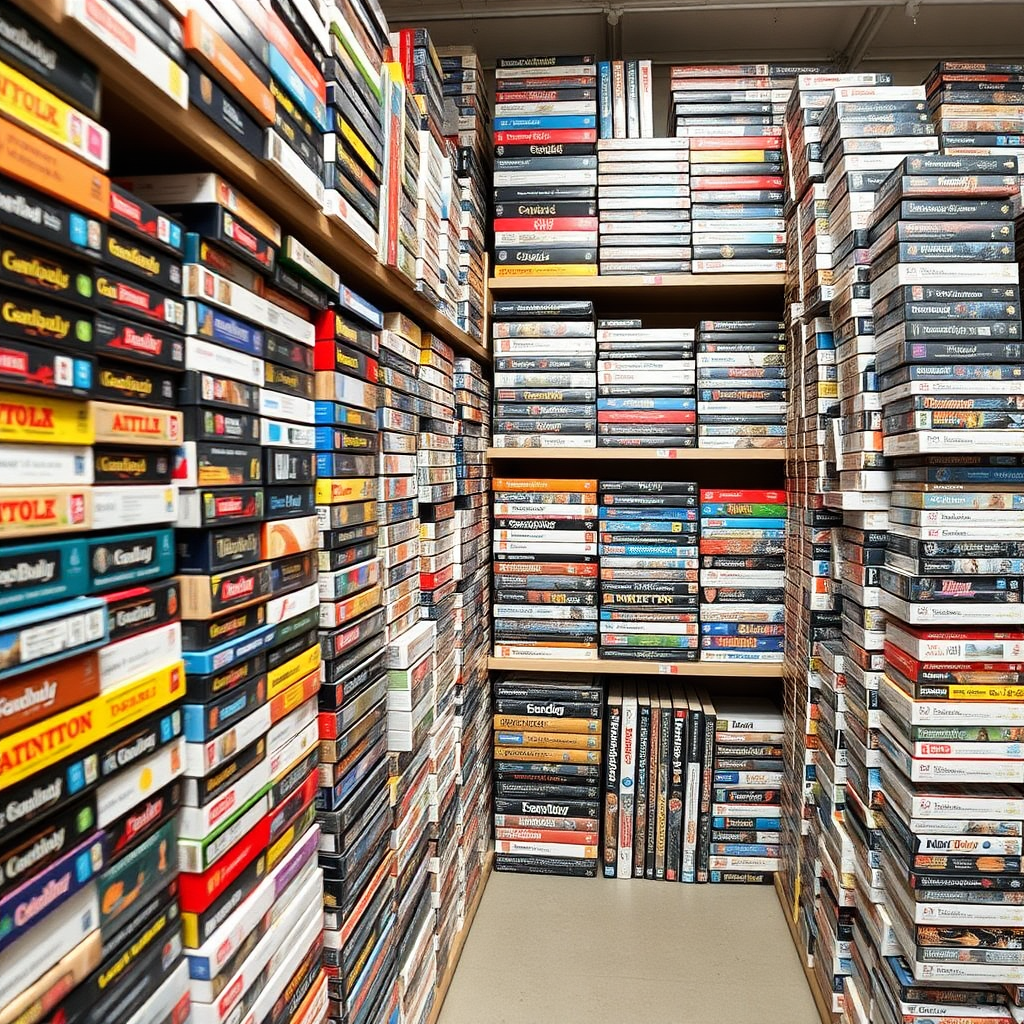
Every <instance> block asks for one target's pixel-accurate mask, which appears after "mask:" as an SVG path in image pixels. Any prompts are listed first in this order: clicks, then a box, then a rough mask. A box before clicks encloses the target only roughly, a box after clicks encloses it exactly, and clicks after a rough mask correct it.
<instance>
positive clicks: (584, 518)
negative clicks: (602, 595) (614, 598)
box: [492, 477, 599, 658]
mask: <svg viewBox="0 0 1024 1024" xmlns="http://www.w3.org/2000/svg"><path fill="white" fill-rule="evenodd" d="M493 491H494V516H495V519H494V530H493V541H492V545H493V547H492V552H493V559H494V575H495V578H496V580H497V581H498V582H497V585H496V590H497V591H498V592H499V593H500V594H501V597H500V598H496V599H495V603H494V646H495V655H496V656H498V657H527V658H544V657H557V658H593V657H596V656H597V649H598V633H599V630H598V618H597V608H596V606H595V605H594V603H593V601H591V600H584V599H583V598H584V595H587V594H589V593H590V592H592V589H593V588H592V587H591V586H588V585H581V586H579V588H578V590H577V579H578V578H582V580H588V581H589V580H594V581H595V582H596V579H597V562H598V519H597V512H598V507H597V481H596V480H557V479H539V480H529V479H526V480H524V479H507V478H504V477H496V478H495V480H494V482H493ZM506 509H507V510H508V512H507V514H503V513H505V510H506ZM569 586H571V587H572V590H571V591H568V592H567V587H569ZM577 595H579V596H577Z"/></svg>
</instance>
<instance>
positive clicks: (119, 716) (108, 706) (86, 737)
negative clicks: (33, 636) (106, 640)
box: [0, 649, 319, 790]
mask: <svg viewBox="0 0 1024 1024" xmlns="http://www.w3.org/2000/svg"><path fill="white" fill-rule="evenodd" d="M318 650H319V649H318ZM184 694H185V665H184V663H183V662H181V661H176V662H175V663H174V664H173V665H168V666H166V667H165V668H162V669H158V670H157V671H156V672H152V673H150V674H149V675H148V676H144V677H143V678H141V679H136V680H135V681H134V682H131V683H126V684H125V685H124V686H119V687H117V689H114V690H111V691H110V692H109V693H102V694H100V696H99V697H95V698H93V699H92V700H88V701H85V702H84V703H83V704H78V705H76V706H75V707H73V708H68V709H67V711H62V712H60V713H59V714H56V715H52V716H51V717H50V718H47V719H45V720H44V721H42V722H37V723H36V724H35V725H30V726H28V727H27V728H25V729H21V730H20V731H19V732H15V733H11V734H10V735H9V736H3V737H0V790H4V789H7V788H8V787H10V786H14V785H16V784H17V783H19V782H21V781H22V780H23V779H27V778H28V777H29V776H31V775H34V774H35V773H36V772H39V771H42V770H43V769H44V768H46V767H48V766H49V765H51V764H56V763H57V762H58V761H61V760H63V759H64V758H65V757H70V756H71V755H72V754H75V753H77V752H78V751H79V750H84V749H85V748H86V747H88V746H91V745H92V744H93V743H96V742H97V741H98V740H100V739H101V738H103V737H108V736H111V735H112V734H113V733H115V732H117V731H118V730H119V729H124V728H126V727H127V726H129V725H131V724H132V723H134V722H137V721H139V720H140V719H142V718H145V717H146V716H147V715H150V714H152V713H153V712H154V711H159V710H160V708H162V707H166V706H167V705H168V704H172V703H173V702H174V701H177V700H180V699H181V698H182V697H183V696H184Z"/></svg>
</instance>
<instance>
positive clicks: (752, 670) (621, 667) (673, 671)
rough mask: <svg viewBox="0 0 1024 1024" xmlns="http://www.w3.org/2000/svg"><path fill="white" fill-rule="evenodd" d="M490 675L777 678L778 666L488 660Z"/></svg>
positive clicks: (585, 660)
mask: <svg viewBox="0 0 1024 1024" xmlns="http://www.w3.org/2000/svg"><path fill="white" fill-rule="evenodd" d="M487 667H488V668H489V669H490V670H491V671H492V672H550V673H552V674H557V675H562V674H566V673H568V674H572V673H579V672H588V673H601V674H606V675H618V676H624V675H628V676H689V677H692V678H698V679H699V678H701V677H704V678H708V677H711V678H719V679H735V678H738V677H743V678H747V679H781V678H782V663H781V662H779V663H778V664H774V663H773V664H759V663H757V662H749V663H743V662H735V661H731V662H728V663H726V662H717V661H612V660H610V659H607V658H544V659H535V658H489V659H488V661H487Z"/></svg>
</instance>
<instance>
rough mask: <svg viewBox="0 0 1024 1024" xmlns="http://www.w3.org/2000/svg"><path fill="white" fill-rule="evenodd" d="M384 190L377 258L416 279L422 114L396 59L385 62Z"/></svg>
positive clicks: (413, 280) (401, 67)
mask: <svg viewBox="0 0 1024 1024" xmlns="http://www.w3.org/2000/svg"><path fill="white" fill-rule="evenodd" d="M383 80H384V139H385V144H384V171H383V173H384V192H383V194H382V199H381V217H380V230H379V233H378V240H377V258H378V259H379V260H380V261H381V262H382V263H384V264H385V265H387V266H389V267H394V268H395V269H396V270H397V271H398V272H399V273H401V274H403V275H404V276H405V277H407V278H408V279H409V281H410V282H415V280H416V254H417V252H418V249H419V244H418V241H417V237H416V212H417V205H418V201H419V174H420V132H419V125H420V113H419V108H418V107H417V106H416V99H415V97H414V96H413V94H412V93H411V92H410V91H409V87H408V85H407V82H406V77H405V71H404V68H403V66H402V64H401V63H400V62H399V61H397V60H390V61H389V62H388V63H386V64H385V65H384V70H383Z"/></svg>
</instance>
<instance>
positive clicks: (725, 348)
mask: <svg viewBox="0 0 1024 1024" xmlns="http://www.w3.org/2000/svg"><path fill="white" fill-rule="evenodd" d="M785 364H786V331H785V326H784V325H783V324H781V323H779V322H778V321H774V320H702V321H701V322H700V333H699V334H698V336H697V366H698V367H699V369H698V371H697V372H698V374H699V377H698V394H699V401H698V404H697V433H698V434H699V440H698V442H697V444H698V446H699V447H701V448H784V447H785V441H786V390H785V388H786V382H785V380H784V379H780V378H776V377H773V376H772V373H773V371H778V370H780V369H784V368H785ZM734 369H743V370H747V371H748V374H749V375H748V376H745V377H742V378H738V379H737V378H733V379H729V377H728V376H726V375H727V374H728V373H729V372H730V371H731V370H734ZM759 374H760V375H762V376H759Z"/></svg>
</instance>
